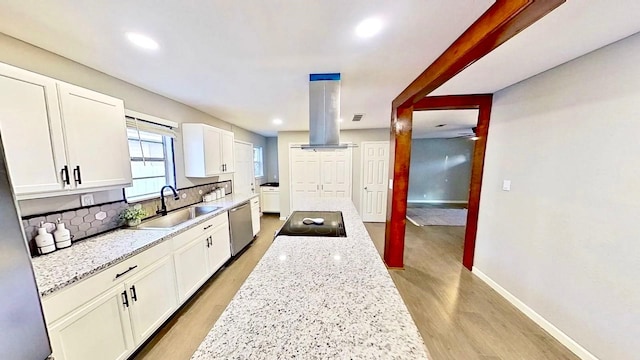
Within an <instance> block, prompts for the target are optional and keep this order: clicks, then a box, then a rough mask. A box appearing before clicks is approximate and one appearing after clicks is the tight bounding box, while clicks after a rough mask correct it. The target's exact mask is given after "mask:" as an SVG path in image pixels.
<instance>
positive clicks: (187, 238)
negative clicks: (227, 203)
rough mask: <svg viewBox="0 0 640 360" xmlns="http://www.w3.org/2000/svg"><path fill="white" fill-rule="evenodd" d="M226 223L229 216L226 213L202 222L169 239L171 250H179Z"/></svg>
mask: <svg viewBox="0 0 640 360" xmlns="http://www.w3.org/2000/svg"><path fill="white" fill-rule="evenodd" d="M228 222H229V216H228V214H227V212H226V211H225V212H223V213H221V214H218V215H216V216H214V217H213V218H211V219H209V220H207V221H204V222H202V223H200V224H198V225H196V226H195V227H193V228H191V229H189V230H187V231H185V232H183V233H182V234H179V235H177V236H175V237H174V238H173V239H171V242H172V243H173V249H174V250H176V249H180V248H181V247H183V246H184V245H186V244H188V243H190V242H191V241H192V240H193V239H195V238H197V237H199V236H202V235H203V234H205V233H207V232H210V231H212V230H213V229H214V228H216V227H218V226H220V225H222V224H225V223H228Z"/></svg>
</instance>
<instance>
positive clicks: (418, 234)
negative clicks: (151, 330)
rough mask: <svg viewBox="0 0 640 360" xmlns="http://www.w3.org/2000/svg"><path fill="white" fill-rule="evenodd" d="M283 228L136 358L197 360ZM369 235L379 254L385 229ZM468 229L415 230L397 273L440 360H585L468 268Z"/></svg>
mask: <svg viewBox="0 0 640 360" xmlns="http://www.w3.org/2000/svg"><path fill="white" fill-rule="evenodd" d="M281 224H282V221H280V220H278V218H277V216H274V215H266V216H263V217H262V222H261V227H262V231H261V233H260V235H259V236H258V238H257V239H256V240H255V241H254V243H253V245H252V246H251V247H250V248H249V249H248V250H247V251H246V252H245V253H244V254H243V255H242V256H241V257H240V258H239V259H238V260H236V261H234V262H233V263H231V264H229V265H228V266H227V267H226V268H224V269H223V270H222V271H221V272H219V273H218V274H217V275H216V276H214V277H213V278H212V279H211V280H209V282H207V283H206V284H205V285H204V286H203V288H202V289H201V290H200V291H199V292H198V293H197V294H196V295H195V296H194V298H193V299H192V300H191V301H190V302H188V303H187V305H186V306H184V307H183V308H182V309H181V310H180V311H179V312H178V314H177V315H176V316H175V317H174V318H173V319H171V320H170V321H169V322H168V323H167V324H166V325H165V326H164V327H163V328H162V329H161V330H160V331H159V332H158V333H157V334H156V335H155V336H154V337H153V338H152V339H151V340H150V341H149V342H148V344H147V345H146V346H145V347H144V348H142V349H141V350H140V351H139V352H138V354H136V355H135V357H134V359H144V360H151V359H153V360H156V359H163V360H164V359H168V360H182V359H185V360H187V359H189V358H190V357H191V355H192V354H193V352H194V351H195V350H196V348H197V347H198V345H200V343H201V342H202V340H203V339H204V337H205V336H206V334H207V333H208V332H209V330H210V329H211V327H212V326H213V324H214V323H215V322H216V320H217V319H218V317H219V316H220V315H221V314H222V312H223V310H224V308H225V307H226V306H227V304H228V303H229V302H230V301H231V299H232V298H233V296H234V295H235V293H236V292H237V291H238V289H239V288H240V286H241V285H242V283H243V282H244V280H245V279H246V278H247V277H248V276H249V274H250V273H251V271H252V270H253V268H254V267H255V265H256V264H257V263H258V261H259V260H260V259H261V258H262V256H263V255H264V253H265V252H266V250H267V249H268V248H269V246H270V245H271V242H272V239H273V234H274V232H275V231H276V230H277V229H278V228H279V227H280V226H281ZM366 228H367V230H368V231H369V234H370V236H371V238H372V239H373V242H374V244H375V245H376V248H377V249H378V251H379V252H382V248H383V246H384V224H376V223H367V224H366ZM463 235H464V228H462V227H452V226H428V227H416V226H414V225H412V224H408V225H407V237H406V246H407V248H406V251H405V270H394V271H391V277H392V278H393V281H394V282H395V284H396V286H397V287H398V290H399V291H400V295H401V296H402V298H403V299H404V301H405V303H406V304H407V307H408V308H409V312H410V313H411V315H412V316H413V318H414V320H415V322H416V325H417V326H418V329H419V330H420V333H421V334H422V337H423V339H424V341H425V344H426V345H427V348H428V349H429V351H430V355H431V358H432V359H434V360H441V359H455V360H473V359H482V360H497V359H505V360H511V359H527V360H538V359H549V360H551V359H553V360H556V359H577V357H575V356H574V355H573V354H572V353H571V352H570V351H569V350H567V349H566V348H564V347H563V346H562V345H561V344H560V343H558V342H557V341H556V340H555V339H553V338H552V337H551V336H550V335H549V334H547V333H546V332H545V331H544V330H542V329H541V328H540V327H538V326H537V325H536V324H535V323H533V322H532V321H531V320H529V319H528V318H527V317H525V316H524V315H523V314H522V313H520V312H519V311H518V310H517V309H516V308H515V307H513V306H512V305H511V304H509V303H508V302H507V301H506V300H504V299H503V298H502V297H501V296H500V295H498V294H497V293H496V292H495V291H493V290H492V289H491V288H490V287H489V286H488V285H486V284H485V283H484V282H482V281H481V280H480V279H478V278H476V277H475V276H474V275H472V274H471V273H470V272H469V271H468V270H466V269H465V268H463V267H462V265H461V264H460V256H461V253H462V237H463Z"/></svg>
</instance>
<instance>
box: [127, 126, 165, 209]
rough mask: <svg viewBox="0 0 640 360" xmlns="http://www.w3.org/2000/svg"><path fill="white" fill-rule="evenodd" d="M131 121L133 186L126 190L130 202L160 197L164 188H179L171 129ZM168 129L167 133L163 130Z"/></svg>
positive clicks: (130, 151)
mask: <svg viewBox="0 0 640 360" xmlns="http://www.w3.org/2000/svg"><path fill="white" fill-rule="evenodd" d="M141 123H142V121H136V120H135V119H132V118H127V138H128V139H129V154H130V156H131V175H132V176H133V186H131V187H128V188H126V189H124V195H125V198H126V199H127V201H128V202H132V201H139V200H144V199H149V198H153V197H157V196H158V194H159V192H160V188H162V187H163V186H164V185H171V186H174V187H175V171H174V161H173V139H172V137H171V136H170V135H171V132H170V128H165V127H163V126H161V125H156V124H151V123H145V124H144V125H141ZM163 128H164V129H163Z"/></svg>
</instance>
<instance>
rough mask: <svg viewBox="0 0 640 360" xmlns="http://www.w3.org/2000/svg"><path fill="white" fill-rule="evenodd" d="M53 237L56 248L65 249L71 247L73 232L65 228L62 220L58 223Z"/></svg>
mask: <svg viewBox="0 0 640 360" xmlns="http://www.w3.org/2000/svg"><path fill="white" fill-rule="evenodd" d="M53 237H54V238H55V239H56V248H58V249H64V248H68V247H69V246H71V232H70V231H69V230H68V229H66V228H65V227H64V223H63V222H62V221H60V219H58V221H57V225H56V231H54V232H53Z"/></svg>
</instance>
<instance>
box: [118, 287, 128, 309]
mask: <svg viewBox="0 0 640 360" xmlns="http://www.w3.org/2000/svg"><path fill="white" fill-rule="evenodd" d="M120 295H122V305H124V306H126V307H129V298H127V292H126V291H123V292H122V294H120Z"/></svg>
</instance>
